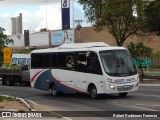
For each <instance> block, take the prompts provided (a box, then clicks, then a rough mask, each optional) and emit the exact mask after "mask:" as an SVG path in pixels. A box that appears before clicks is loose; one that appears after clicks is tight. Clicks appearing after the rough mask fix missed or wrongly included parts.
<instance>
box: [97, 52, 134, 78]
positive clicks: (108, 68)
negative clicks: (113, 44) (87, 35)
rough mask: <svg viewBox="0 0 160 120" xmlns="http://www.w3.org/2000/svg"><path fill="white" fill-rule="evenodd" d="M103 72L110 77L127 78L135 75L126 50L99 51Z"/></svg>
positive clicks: (130, 57) (132, 62)
mask: <svg viewBox="0 0 160 120" xmlns="http://www.w3.org/2000/svg"><path fill="white" fill-rule="evenodd" d="M100 57H101V60H102V64H103V67H104V70H105V72H106V73H107V74H108V75H110V76H129V75H135V74H137V70H136V67H135V64H134V61H133V58H132V56H131V55H130V53H129V51H127V50H106V51H100Z"/></svg>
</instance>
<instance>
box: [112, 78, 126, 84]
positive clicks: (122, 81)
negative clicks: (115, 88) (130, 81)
mask: <svg viewBox="0 0 160 120" xmlns="http://www.w3.org/2000/svg"><path fill="white" fill-rule="evenodd" d="M114 81H115V83H117V84H122V83H125V79H116V80H114Z"/></svg>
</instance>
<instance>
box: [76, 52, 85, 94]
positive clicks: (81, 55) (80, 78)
mask: <svg viewBox="0 0 160 120" xmlns="http://www.w3.org/2000/svg"><path fill="white" fill-rule="evenodd" d="M86 53H87V52H86V51H80V52H76V62H75V63H76V67H75V70H76V72H77V80H75V82H76V83H75V84H76V85H77V88H78V89H79V90H82V91H83V92H87V77H86V68H87V57H86Z"/></svg>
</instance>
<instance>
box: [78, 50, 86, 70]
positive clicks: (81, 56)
mask: <svg viewBox="0 0 160 120" xmlns="http://www.w3.org/2000/svg"><path fill="white" fill-rule="evenodd" d="M76 56H77V59H76V71H79V72H86V67H87V58H86V52H77V53H76Z"/></svg>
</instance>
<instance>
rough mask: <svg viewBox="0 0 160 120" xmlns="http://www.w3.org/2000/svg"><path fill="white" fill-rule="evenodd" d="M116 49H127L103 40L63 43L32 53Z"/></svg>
mask: <svg viewBox="0 0 160 120" xmlns="http://www.w3.org/2000/svg"><path fill="white" fill-rule="evenodd" d="M115 49H126V48H124V47H117V46H109V45H108V44H106V43H103V42H91V43H74V44H63V45H61V46H59V47H57V48H48V49H39V50H34V51H32V53H43V52H67V51H68V52H69V51H87V50H93V51H97V52H98V51H101V50H115Z"/></svg>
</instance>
